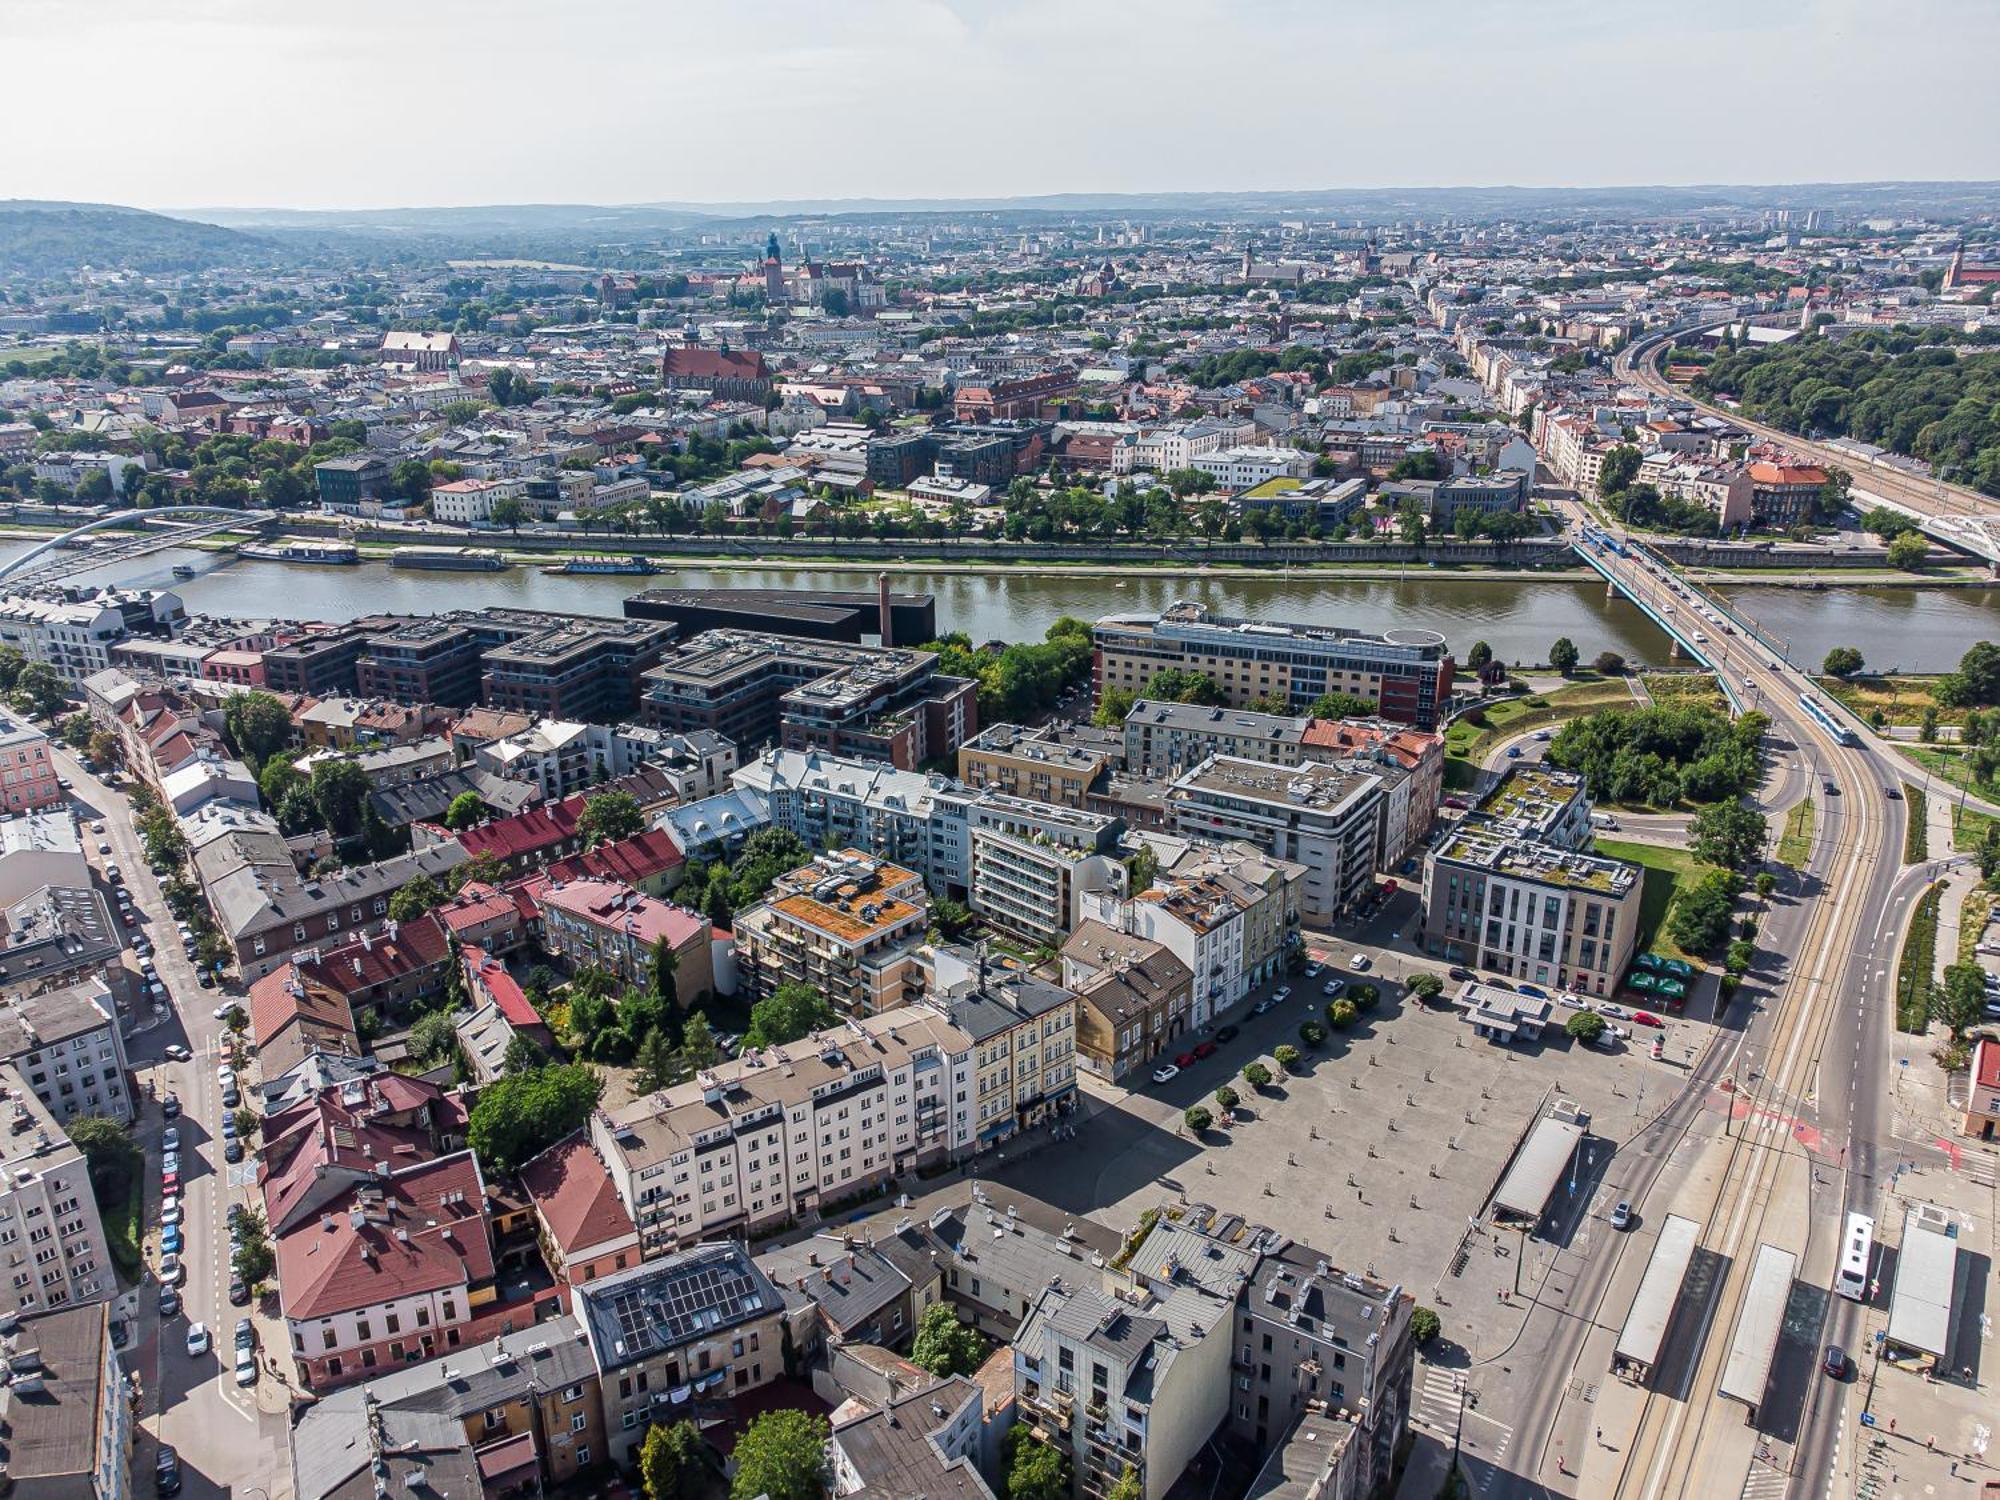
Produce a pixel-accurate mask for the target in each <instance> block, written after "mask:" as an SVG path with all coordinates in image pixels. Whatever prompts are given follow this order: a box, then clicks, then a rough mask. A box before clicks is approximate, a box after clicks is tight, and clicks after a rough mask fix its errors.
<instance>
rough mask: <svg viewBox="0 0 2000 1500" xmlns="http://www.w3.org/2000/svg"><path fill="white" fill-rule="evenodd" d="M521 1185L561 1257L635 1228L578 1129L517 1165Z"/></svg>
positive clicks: (606, 1241)
mask: <svg viewBox="0 0 2000 1500" xmlns="http://www.w3.org/2000/svg"><path fill="white" fill-rule="evenodd" d="M521 1186H522V1187H524V1188H526V1189H527V1191H528V1196H529V1198H531V1199H533V1200H534V1204H535V1212H536V1213H538V1214H540V1215H541V1219H542V1225H543V1227H544V1228H545V1229H547V1230H548V1234H549V1238H550V1240H551V1241H553V1242H554V1244H555V1246H556V1248H557V1249H558V1250H560V1251H562V1253H563V1255H564V1256H565V1257H567V1256H570V1255H573V1254H575V1253H576V1252H577V1251H579V1250H588V1249H590V1248H591V1247H592V1246H594V1245H604V1244H609V1243H610V1242H611V1241H613V1240H616V1239H619V1238H621V1237H622V1236H625V1235H629V1234H632V1233H634V1232H635V1230H634V1227H633V1224H632V1216H631V1215H630V1214H628V1213H627V1212H626V1211H625V1205H624V1204H623V1203H622V1202H620V1201H619V1198H618V1189H617V1188H615V1187H613V1186H612V1184H611V1174H610V1173H609V1172H607V1171H606V1170H605V1169H604V1163H603V1161H602V1160H600V1159H599V1157H598V1155H597V1153H596V1152H595V1151H594V1150H592V1149H591V1145H590V1141H589V1140H588V1139H587V1138H586V1137H585V1136H584V1134H583V1132H582V1131H578V1132H577V1133H576V1134H575V1135H572V1136H569V1137H568V1138H567V1139H565V1140H562V1141H559V1142H558V1143H557V1144H555V1145H553V1146H551V1147H549V1149H548V1150H546V1151H544V1152H543V1153H542V1154H541V1155H540V1156H538V1157H536V1158H535V1159H534V1160H533V1161H531V1162H529V1163H528V1164H527V1165H526V1166H525V1167H523V1168H521Z"/></svg>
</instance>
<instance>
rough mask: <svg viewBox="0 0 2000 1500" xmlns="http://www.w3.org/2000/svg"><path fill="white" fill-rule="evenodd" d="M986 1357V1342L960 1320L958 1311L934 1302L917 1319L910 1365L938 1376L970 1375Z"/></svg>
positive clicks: (947, 1305)
mask: <svg viewBox="0 0 2000 1500" xmlns="http://www.w3.org/2000/svg"><path fill="white" fill-rule="evenodd" d="M985 1358H986V1341H985V1340H984V1339H982V1338H981V1337H980V1336H979V1331H978V1330H977V1329H975V1328H974V1327H973V1326H972V1325H971V1324H969V1323H962V1322H960V1321H959V1317H958V1309H957V1308H955V1307H953V1306H951V1304H949V1303H947V1302H933V1303H932V1304H931V1305H930V1306H929V1307H927V1308H925V1309H924V1315H923V1316H922V1317H921V1318H919V1319H918V1320H917V1336H916V1339H915V1340H914V1342H912V1343H911V1345H910V1362H911V1363H912V1364H915V1365H918V1366H921V1367H922V1368H923V1369H926V1370H929V1371H930V1372H931V1374H933V1375H938V1376H951V1375H970V1374H971V1373H972V1372H973V1371H974V1370H976V1369H978V1368H979V1366H980V1363H981V1362H982V1361H983V1360H984V1359H985Z"/></svg>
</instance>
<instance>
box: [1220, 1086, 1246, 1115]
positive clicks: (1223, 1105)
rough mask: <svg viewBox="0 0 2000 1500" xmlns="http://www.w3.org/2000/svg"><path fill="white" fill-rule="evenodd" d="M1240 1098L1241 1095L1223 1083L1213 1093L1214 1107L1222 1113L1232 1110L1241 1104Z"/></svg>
mask: <svg viewBox="0 0 2000 1500" xmlns="http://www.w3.org/2000/svg"><path fill="white" fill-rule="evenodd" d="M1242 1098H1243V1096H1242V1095H1240V1094H1238V1093H1237V1092H1236V1090H1235V1089H1233V1088H1231V1087H1230V1086H1229V1085H1228V1084H1226V1083H1225V1084H1224V1085H1222V1087H1221V1088H1219V1089H1217V1090H1216V1091H1215V1107H1216V1108H1217V1109H1220V1110H1224V1111H1228V1110H1232V1109H1234V1108H1236V1106H1237V1105H1238V1104H1240V1103H1241V1102H1242Z"/></svg>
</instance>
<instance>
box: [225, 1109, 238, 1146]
mask: <svg viewBox="0 0 2000 1500" xmlns="http://www.w3.org/2000/svg"><path fill="white" fill-rule="evenodd" d="M222 1134H223V1137H224V1138H225V1139H227V1138H228V1137H230V1136H232V1135H234V1134H236V1111H235V1110H233V1109H225V1110H224V1111H223V1112H222Z"/></svg>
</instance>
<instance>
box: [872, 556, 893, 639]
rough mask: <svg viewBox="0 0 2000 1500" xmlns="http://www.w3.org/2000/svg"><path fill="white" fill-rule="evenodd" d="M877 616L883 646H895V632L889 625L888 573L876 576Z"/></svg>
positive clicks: (877, 626)
mask: <svg viewBox="0 0 2000 1500" xmlns="http://www.w3.org/2000/svg"><path fill="white" fill-rule="evenodd" d="M875 615H876V628H877V629H878V630H880V632H881V634H882V644H883V645H885V646H893V645H895V644H896V642H895V640H894V636H895V630H894V627H892V626H891V625H890V623H889V575H888V574H887V573H886V572H882V573H877V574H876V575H875Z"/></svg>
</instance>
